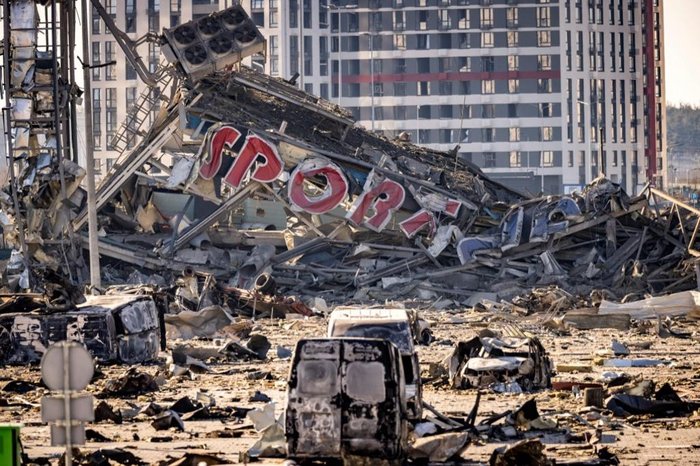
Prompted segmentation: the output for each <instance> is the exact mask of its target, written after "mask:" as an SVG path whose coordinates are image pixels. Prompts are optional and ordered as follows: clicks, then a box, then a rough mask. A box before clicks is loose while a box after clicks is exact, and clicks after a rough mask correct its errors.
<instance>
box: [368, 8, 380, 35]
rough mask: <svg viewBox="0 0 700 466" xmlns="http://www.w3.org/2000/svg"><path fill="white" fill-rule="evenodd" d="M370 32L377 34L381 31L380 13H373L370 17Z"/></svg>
mask: <svg viewBox="0 0 700 466" xmlns="http://www.w3.org/2000/svg"><path fill="white" fill-rule="evenodd" d="M370 20H371V23H370V30H371V31H373V32H379V31H381V30H382V29H383V26H382V13H381V12H375V13H372V16H370Z"/></svg>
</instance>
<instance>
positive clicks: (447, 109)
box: [440, 105, 452, 118]
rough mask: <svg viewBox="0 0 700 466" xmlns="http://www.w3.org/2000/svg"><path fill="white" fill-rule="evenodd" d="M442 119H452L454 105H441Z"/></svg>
mask: <svg viewBox="0 0 700 466" xmlns="http://www.w3.org/2000/svg"><path fill="white" fill-rule="evenodd" d="M440 118H452V105H440Z"/></svg>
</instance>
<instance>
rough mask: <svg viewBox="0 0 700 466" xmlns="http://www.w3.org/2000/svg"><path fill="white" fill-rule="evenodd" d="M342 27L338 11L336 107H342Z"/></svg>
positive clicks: (341, 18) (341, 16) (341, 19)
mask: <svg viewBox="0 0 700 466" xmlns="http://www.w3.org/2000/svg"><path fill="white" fill-rule="evenodd" d="M342 26H343V15H342V14H341V13H340V10H338V106H340V107H342V103H341V102H342V100H341V99H342V98H343V36H342V35H341V32H342V30H341V28H342Z"/></svg>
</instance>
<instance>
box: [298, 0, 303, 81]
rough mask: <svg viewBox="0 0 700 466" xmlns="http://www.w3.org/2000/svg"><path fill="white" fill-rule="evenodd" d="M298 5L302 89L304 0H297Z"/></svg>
mask: <svg viewBox="0 0 700 466" xmlns="http://www.w3.org/2000/svg"><path fill="white" fill-rule="evenodd" d="M298 3H299V5H298V7H299V88H300V89H302V90H304V10H303V8H302V4H303V3H304V0H298Z"/></svg>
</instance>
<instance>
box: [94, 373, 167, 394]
mask: <svg viewBox="0 0 700 466" xmlns="http://www.w3.org/2000/svg"><path fill="white" fill-rule="evenodd" d="M156 390H158V383H157V382H156V380H155V378H153V376H152V375H150V374H148V373H147V372H140V371H139V370H138V368H136V367H131V368H129V369H128V370H126V372H124V374H123V375H122V376H121V377H119V378H116V379H111V380H109V381H108V382H107V384H105V387H104V389H103V390H102V393H101V395H102V396H119V397H135V396H138V395H141V394H143V393H149V392H152V391H156Z"/></svg>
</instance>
